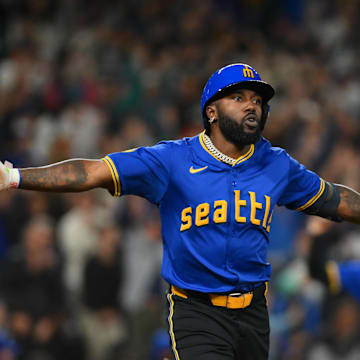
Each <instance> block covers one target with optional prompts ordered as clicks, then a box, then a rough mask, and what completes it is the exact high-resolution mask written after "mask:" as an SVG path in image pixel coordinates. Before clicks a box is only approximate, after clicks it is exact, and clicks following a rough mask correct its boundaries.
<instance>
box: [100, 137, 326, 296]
mask: <svg viewBox="0 0 360 360" xmlns="http://www.w3.org/2000/svg"><path fill="white" fill-rule="evenodd" d="M103 160H104V161H105V162H106V163H107V164H108V166H109V168H110V169H111V172H112V176H113V180H114V188H115V195H117V196H119V195H126V194H133V195H138V196H141V197H144V198H146V199H148V200H149V201H150V202H152V203H154V204H157V205H158V206H159V209H160V215H161V220H162V237H163V252H164V254H163V265H162V275H163V277H164V278H165V280H167V281H168V282H169V283H170V284H173V285H176V286H178V287H180V288H183V289H191V290H197V291H201V292H229V291H239V290H247V289H249V287H251V286H254V285H256V284H258V283H260V282H263V281H268V280H269V278H270V274H271V265H270V264H269V263H268V262H267V250H268V245H269V231H270V224H271V217H272V213H273V210H274V207H275V205H276V204H277V205H280V206H282V205H283V206H286V207H288V208H290V209H297V210H304V209H306V208H307V207H309V206H311V205H312V204H313V203H314V202H315V201H316V200H317V199H318V198H319V197H320V196H321V194H322V193H323V191H324V187H325V183H324V181H323V180H322V179H321V178H320V177H319V176H318V175H316V174H315V173H313V172H311V171H309V170H307V169H306V168H305V167H304V166H303V165H301V164H299V163H298V162H297V161H296V160H294V159H293V158H291V157H290V156H289V155H288V154H287V153H286V152H285V150H283V149H280V148H275V147H272V146H271V144H270V143H269V142H268V141H267V140H265V139H264V138H262V139H261V140H260V141H259V142H257V143H256V144H255V145H251V146H250V149H249V150H248V152H247V153H246V154H244V155H243V156H241V157H240V158H239V159H237V160H236V162H235V164H234V165H233V166H230V165H228V164H225V163H223V162H222V161H220V160H219V159H218V158H217V157H216V156H214V155H212V154H211V153H210V152H209V151H208V149H207V148H206V146H205V144H204V133H201V134H200V135H198V136H195V137H192V138H184V139H182V140H177V141H163V142H160V143H158V144H157V145H155V146H152V147H140V148H137V149H135V150H130V151H126V152H119V153H113V154H109V155H108V156H106V157H105V158H104V159H103ZM120 185H121V192H120Z"/></svg>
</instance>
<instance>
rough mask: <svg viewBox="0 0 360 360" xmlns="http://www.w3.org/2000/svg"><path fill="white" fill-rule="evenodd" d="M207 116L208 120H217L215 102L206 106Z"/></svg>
mask: <svg viewBox="0 0 360 360" xmlns="http://www.w3.org/2000/svg"><path fill="white" fill-rule="evenodd" d="M206 116H207V117H208V119H211V118H215V119H217V109H216V106H215V102H212V103H210V104H209V105H207V106H206Z"/></svg>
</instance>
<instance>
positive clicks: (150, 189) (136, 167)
mask: <svg viewBox="0 0 360 360" xmlns="http://www.w3.org/2000/svg"><path fill="white" fill-rule="evenodd" d="M170 154H171V149H170V145H169V143H167V142H162V143H158V144H157V145H155V146H151V147H140V148H136V149H133V150H127V151H124V152H117V153H112V154H109V155H107V156H105V157H104V158H103V160H104V161H105V162H106V164H107V165H108V167H109V169H110V171H111V174H112V178H113V182H114V196H120V195H130V194H131V195H138V196H141V197H143V198H145V199H147V200H149V201H150V202H152V203H154V204H157V203H159V202H160V200H161V199H162V197H163V195H164V194H165V192H166V190H167V186H168V183H169V174H170V171H169V166H168V164H169V163H170V161H169V160H170Z"/></svg>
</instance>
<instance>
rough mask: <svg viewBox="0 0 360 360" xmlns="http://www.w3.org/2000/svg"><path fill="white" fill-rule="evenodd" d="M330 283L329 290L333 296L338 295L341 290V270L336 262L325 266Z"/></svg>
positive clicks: (330, 262)
mask: <svg viewBox="0 0 360 360" xmlns="http://www.w3.org/2000/svg"><path fill="white" fill-rule="evenodd" d="M325 271H326V275H327V277H328V281H329V290H330V292H331V293H332V294H338V293H339V292H340V290H341V281H340V275H339V268H338V266H337V265H336V263H335V262H334V261H329V262H328V263H327V264H326V266H325Z"/></svg>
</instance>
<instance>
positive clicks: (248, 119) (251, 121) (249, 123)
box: [243, 114, 259, 130]
mask: <svg viewBox="0 0 360 360" xmlns="http://www.w3.org/2000/svg"><path fill="white" fill-rule="evenodd" d="M243 124H244V126H245V127H247V128H248V129H249V130H255V129H257V128H258V127H259V122H258V120H257V117H256V115H255V114H249V115H246V116H245V118H244V122H243Z"/></svg>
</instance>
